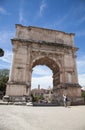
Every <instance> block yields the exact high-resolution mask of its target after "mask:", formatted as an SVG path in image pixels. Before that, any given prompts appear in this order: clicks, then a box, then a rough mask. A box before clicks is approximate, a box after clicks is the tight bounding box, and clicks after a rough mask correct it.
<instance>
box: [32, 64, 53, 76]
mask: <svg viewBox="0 0 85 130" xmlns="http://www.w3.org/2000/svg"><path fill="white" fill-rule="evenodd" d="M33 75H38V76H49V75H52V71H51V70H50V68H48V67H47V66H45V65H43V66H41V65H38V66H36V67H34V68H33Z"/></svg>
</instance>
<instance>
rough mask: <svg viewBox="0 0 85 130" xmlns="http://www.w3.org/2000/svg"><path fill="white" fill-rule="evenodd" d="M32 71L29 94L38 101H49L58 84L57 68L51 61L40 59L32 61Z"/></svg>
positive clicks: (58, 71) (58, 72) (58, 70)
mask: <svg viewBox="0 0 85 130" xmlns="http://www.w3.org/2000/svg"><path fill="white" fill-rule="evenodd" d="M32 70H33V71H32V79H31V94H32V95H33V96H34V97H35V99H36V98H38V99H40V101H42V100H41V99H43V98H44V101H47V102H49V101H51V100H52V95H53V89H54V88H55V87H56V86H57V85H58V84H59V83H60V69H59V66H58V65H57V64H56V62H55V61H54V60H53V59H50V58H48V57H42V58H39V59H36V60H34V61H33V64H32ZM38 101H39V100H38Z"/></svg>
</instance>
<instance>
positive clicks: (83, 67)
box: [77, 56, 85, 74]
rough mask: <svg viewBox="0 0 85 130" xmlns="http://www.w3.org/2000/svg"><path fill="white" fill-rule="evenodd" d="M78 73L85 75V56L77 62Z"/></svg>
mask: <svg viewBox="0 0 85 130" xmlns="http://www.w3.org/2000/svg"><path fill="white" fill-rule="evenodd" d="M77 68H78V73H79V74H80V73H85V56H82V57H81V58H80V59H78V60H77Z"/></svg>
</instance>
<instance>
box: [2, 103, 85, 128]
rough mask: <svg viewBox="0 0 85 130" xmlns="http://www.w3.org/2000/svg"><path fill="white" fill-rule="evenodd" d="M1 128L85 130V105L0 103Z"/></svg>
mask: <svg viewBox="0 0 85 130" xmlns="http://www.w3.org/2000/svg"><path fill="white" fill-rule="evenodd" d="M0 130H85V106H72V107H70V108H65V107H32V106H16V105H0Z"/></svg>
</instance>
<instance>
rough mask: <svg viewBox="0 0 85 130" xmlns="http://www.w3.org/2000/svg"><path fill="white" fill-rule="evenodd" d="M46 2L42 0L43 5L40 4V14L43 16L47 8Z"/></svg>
mask: <svg viewBox="0 0 85 130" xmlns="http://www.w3.org/2000/svg"><path fill="white" fill-rule="evenodd" d="M46 5H47V4H46V2H45V0H42V2H41V5H40V10H39V15H40V16H42V14H43V12H44V9H45V8H46Z"/></svg>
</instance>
